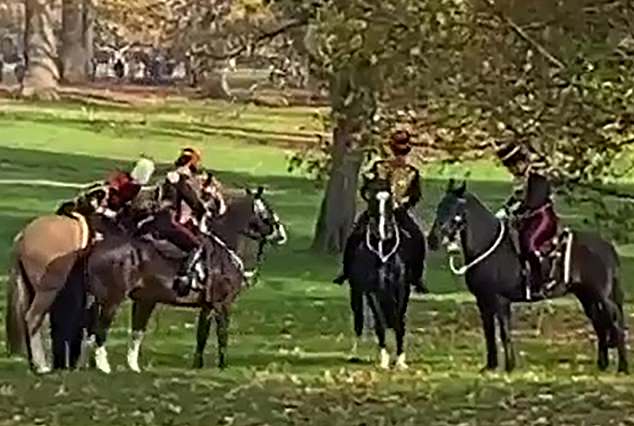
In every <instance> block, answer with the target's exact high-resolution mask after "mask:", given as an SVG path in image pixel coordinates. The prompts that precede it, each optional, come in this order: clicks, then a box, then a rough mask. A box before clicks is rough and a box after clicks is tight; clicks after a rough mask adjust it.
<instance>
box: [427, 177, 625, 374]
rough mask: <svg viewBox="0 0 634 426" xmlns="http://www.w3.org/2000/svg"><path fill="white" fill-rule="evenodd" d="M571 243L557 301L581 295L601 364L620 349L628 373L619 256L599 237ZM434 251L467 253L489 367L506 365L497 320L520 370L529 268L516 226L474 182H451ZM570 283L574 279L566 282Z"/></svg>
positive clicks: (577, 236) (509, 366)
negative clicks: (520, 316) (519, 310)
mask: <svg viewBox="0 0 634 426" xmlns="http://www.w3.org/2000/svg"><path fill="white" fill-rule="evenodd" d="M572 238H573V239H572V243H570V244H569V245H568V247H569V248H568V249H567V250H566V252H567V254H566V255H565V257H566V258H567V260H564V264H563V267H562V268H561V269H563V270H562V271H561V273H560V274H558V275H559V278H560V279H561V283H560V284H559V285H558V286H557V287H556V289H555V291H554V294H553V296H562V295H564V294H567V293H572V294H574V295H575V296H576V297H577V299H578V300H579V302H581V305H582V307H583V309H584V311H585V314H586V315H587V316H588V318H589V319H590V321H591V322H592V325H593V327H594V330H595V332H596V335H597V337H598V362H597V364H598V367H599V369H600V370H605V369H606V368H607V367H608V363H609V358H608V348H609V347H610V346H616V348H617V350H618V371H619V372H623V373H627V371H628V362H627V351H626V342H625V322H624V313H623V300H624V294H623V291H622V289H621V287H620V285H619V279H618V273H619V258H618V255H617V253H616V250H615V248H614V246H613V245H612V244H611V243H609V242H607V241H606V240H604V239H602V238H601V237H599V236H598V235H595V234H591V233H585V232H573V233H572ZM429 242H430V247H431V248H432V249H438V247H439V246H440V243H443V244H444V245H447V246H448V247H450V246H452V245H453V246H457V247H461V248H462V253H463V256H464V261H465V265H464V266H463V267H462V268H459V269H456V268H455V267H454V266H453V263H452V264H451V266H452V269H454V271H455V273H457V274H460V275H462V274H464V275H465V279H466V284H467V287H468V289H469V291H470V292H471V293H473V295H474V296H475V298H476V302H477V305H478V308H479V310H480V316H481V319H482V327H483V329H484V336H485V339H486V347H487V363H486V366H485V367H484V369H485V370H493V369H496V368H497V366H498V357H497V346H496V333H495V320H496V319H497V321H498V324H499V330H500V337H501V340H502V345H503V347H504V355H505V367H506V370H507V371H511V370H513V369H514V368H515V351H514V348H513V343H512V341H511V303H512V302H525V301H526V300H525V296H524V278H523V275H524V274H523V273H522V266H521V263H520V260H519V257H518V254H517V251H516V249H515V244H514V242H513V239H512V237H511V235H510V232H509V229H508V224H507V222H506V221H501V220H500V219H498V218H496V217H495V216H494V215H493V214H492V213H491V212H490V211H489V210H488V209H487V208H486V207H485V206H484V205H483V204H482V203H481V202H480V200H478V198H477V197H475V196H474V195H473V194H470V193H469V192H468V191H466V183H463V184H462V185H461V186H459V187H456V186H455V185H454V183H453V181H451V182H450V183H449V186H448V188H447V191H446V193H445V196H444V197H443V198H442V200H441V201H440V203H439V204H438V208H437V210H436V219H435V220H434V224H433V226H432V229H431V231H430V239H429ZM566 278H567V279H566Z"/></svg>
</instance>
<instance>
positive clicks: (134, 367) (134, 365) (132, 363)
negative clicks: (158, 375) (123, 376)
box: [128, 358, 141, 373]
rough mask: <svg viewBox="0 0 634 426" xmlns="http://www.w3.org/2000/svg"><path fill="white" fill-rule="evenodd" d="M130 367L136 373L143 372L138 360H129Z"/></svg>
mask: <svg viewBox="0 0 634 426" xmlns="http://www.w3.org/2000/svg"><path fill="white" fill-rule="evenodd" d="M128 367H129V368H130V370H132V371H133V372H135V373H140V372H141V367H139V362H138V361H136V360H131V359H129V358H128Z"/></svg>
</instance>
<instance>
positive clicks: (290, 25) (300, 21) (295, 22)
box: [206, 16, 308, 61]
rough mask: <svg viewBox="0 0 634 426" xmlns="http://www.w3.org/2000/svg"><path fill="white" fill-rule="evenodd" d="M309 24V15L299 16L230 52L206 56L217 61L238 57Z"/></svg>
mask: <svg viewBox="0 0 634 426" xmlns="http://www.w3.org/2000/svg"><path fill="white" fill-rule="evenodd" d="M306 24H308V17H307V16H305V17H302V18H297V19H292V20H290V21H288V22H286V23H284V24H283V25H281V26H279V27H277V28H275V29H273V30H271V31H266V32H263V33H260V34H258V36H257V37H255V39H253V40H251V41H250V42H248V43H244V44H243V45H241V46H238V47H236V48H234V49H232V50H230V51H229V52H225V53H222V54H215V53H209V54H206V56H207V57H208V58H210V59H213V60H217V61H222V60H227V59H231V58H236V57H238V56H240V55H241V54H243V53H244V52H246V51H247V49H249V48H251V49H252V50H253V49H255V47H257V46H258V45H259V44H261V43H263V42H266V41H269V40H272V39H274V38H275V37H277V36H279V35H281V34H284V33H285V32H287V31H290V30H292V29H294V28H299V27H303V26H304V25H306Z"/></svg>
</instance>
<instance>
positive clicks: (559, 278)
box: [509, 226, 574, 293]
mask: <svg viewBox="0 0 634 426" xmlns="http://www.w3.org/2000/svg"><path fill="white" fill-rule="evenodd" d="M509 236H510V238H511V242H512V244H513V249H514V251H515V253H516V254H517V256H518V257H521V250H520V236H519V231H518V229H517V227H515V226H511V227H509ZM573 237H574V235H573V232H572V230H570V229H569V228H560V229H558V230H557V234H556V235H555V237H554V238H553V239H552V240H550V241H547V242H546V243H545V244H544V245H543V247H542V250H541V255H542V256H541V267H542V276H543V277H544V290H545V292H546V293H552V292H553V291H554V290H556V287H560V286H561V285H563V286H564V289H565V288H567V286H568V285H569V284H570V282H569V280H570V278H569V277H570V270H569V268H570V265H567V264H566V263H567V262H569V261H570V258H569V256H567V253H568V255H569V254H570V252H569V248H570V246H571V244H572V240H573ZM522 268H523V271H522V276H523V279H524V280H525V282H526V284H527V285H528V282H529V279H530V266H529V265H528V264H522Z"/></svg>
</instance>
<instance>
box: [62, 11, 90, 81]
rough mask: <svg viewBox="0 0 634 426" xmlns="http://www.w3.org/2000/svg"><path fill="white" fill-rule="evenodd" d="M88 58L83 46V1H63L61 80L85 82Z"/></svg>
mask: <svg viewBox="0 0 634 426" xmlns="http://www.w3.org/2000/svg"><path fill="white" fill-rule="evenodd" d="M87 62H88V58H87V55H86V49H85V46H84V0H63V3H62V51H61V63H62V78H63V79H64V81H65V82H66V83H72V84H77V83H83V82H85V81H86V80H87V78H86V77H87V74H86V68H87V67H86V63H87Z"/></svg>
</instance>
